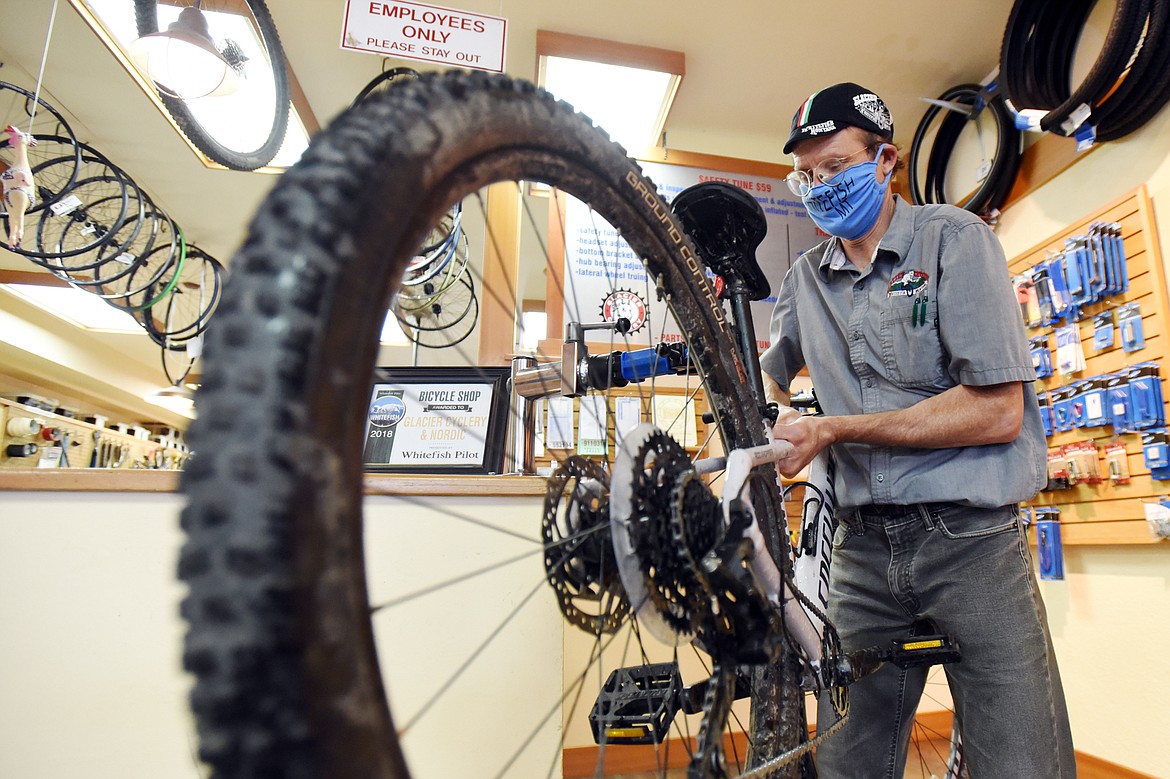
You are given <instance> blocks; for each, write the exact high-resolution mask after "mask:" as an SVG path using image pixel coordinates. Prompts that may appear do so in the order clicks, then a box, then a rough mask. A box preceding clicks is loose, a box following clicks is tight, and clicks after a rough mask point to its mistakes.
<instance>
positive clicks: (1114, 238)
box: [1107, 222, 1129, 295]
mask: <svg viewBox="0 0 1170 779" xmlns="http://www.w3.org/2000/svg"><path fill="white" fill-rule="evenodd" d="M1107 235H1108V238H1109V244H1110V246H1111V247H1112V251H1113V257H1114V262H1115V263H1116V266H1117V276H1118V279H1119V281H1120V282H1121V291H1120V292H1118V293H1117V294H1119V295H1121V294H1124V293H1126V292H1128V291H1129V264H1128V262H1127V260H1126V257H1125V240H1124V239H1123V238H1122V236H1121V223H1120V222H1112V223H1110V224H1109V225H1108V226H1107Z"/></svg>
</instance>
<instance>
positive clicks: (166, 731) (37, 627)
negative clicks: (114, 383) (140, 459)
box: [0, 492, 203, 779]
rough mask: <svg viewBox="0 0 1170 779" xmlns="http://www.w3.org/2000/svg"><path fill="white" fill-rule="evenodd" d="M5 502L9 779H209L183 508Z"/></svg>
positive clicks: (0, 687)
mask: <svg viewBox="0 0 1170 779" xmlns="http://www.w3.org/2000/svg"><path fill="white" fill-rule="evenodd" d="M106 497H107V496H96V497H95V496H93V495H90V494H86V493H40V492H36V493H33V492H0V776H5V777H13V778H14V779H15V778H16V777H19V779H65V777H81V776H85V777H93V778H94V779H107V778H108V779H114V778H115V777H125V779H158V777H167V779H197V778H198V777H202V776H203V774H202V773H200V772H199V770H197V767H196V765H195V762H194V760H193V758H192V757H191V754H192V750H193V740H192V734H193V722H192V720H191V718H190V715H189V714H188V713H187V709H186V687H187V683H186V678H185V676H184V675H183V673H182V672H181V670H180V666H179V656H180V655H179V645H180V641H181V639H182V630H183V628H182V625H181V624H180V622H179V619H178V613H179V611H178V604H179V599H180V598H181V597H182V588H181V586H180V585H179V583H178V581H177V580H176V578H175V563H176V560H177V559H178V544H179V540H180V537H179V528H178V521H177V515H178V505H179V504H178V497H177V496H175V495H156V494H150V495H119V496H118V497H117V499H116V500H109V499H105V498H106Z"/></svg>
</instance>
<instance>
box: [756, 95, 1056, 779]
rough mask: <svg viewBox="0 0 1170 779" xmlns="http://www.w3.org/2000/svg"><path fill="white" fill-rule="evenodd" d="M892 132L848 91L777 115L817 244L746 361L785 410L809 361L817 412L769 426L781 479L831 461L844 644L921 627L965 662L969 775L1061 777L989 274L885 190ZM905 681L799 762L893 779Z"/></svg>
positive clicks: (902, 749)
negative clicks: (950, 644)
mask: <svg viewBox="0 0 1170 779" xmlns="http://www.w3.org/2000/svg"><path fill="white" fill-rule="evenodd" d="M892 138H893V120H892V118H891V117H890V113H889V110H888V109H887V107H886V105H885V103H884V102H883V101H882V100H881V98H879V97H878V96H877V95H876V94H874V93H872V92H870V91H869V90H866V89H864V88H862V87H860V86H858V85H856V84H852V83H845V84H837V85H835V86H832V87H828V88H826V89H823V90H820V91H818V92H816V93H814V94H813V95H812V96H810V97H809V98H808V100H806V101H805V102H804V103H802V104H801V106H800V108H799V109H798V110H797V112H796V115H795V116H794V117H793V123H792V130H791V133H790V136H789V138H788V141H787V143H786V144H785V146H784V152H785V153H786V154H787V153H792V155H793V165H794V171H793V173H792V174H791V175H790V176H789V178H788V182H789V186H790V187H791V188H792V190H793V191H794V192H795V193H796V194H797V195H799V196H800V197H801V198H802V200H803V202H804V204H805V206H806V208H807V209H808V211H809V215H810V216H811V217H812V218H813V221H814V222H815V223H816V224H817V226H818V227H819V228H820V229H821V230H822V231H823V232H824V233H825V234H827V235H828V236H830V237H828V238H827V240H825V241H824V242H823V243H821V244H819V245H818V246H816V247H814V248H813V249H812V250H810V251H808V252H807V253H805V254H804V255H803V256H802V257H801V258H800V259H798V260H797V261H796V263H795V264H794V265H793V266H792V268H791V269H790V270H789V272H788V274H787V276H786V277H785V279H784V283H783V286H782V288H781V290H780V294H779V296H778V298H777V303H776V308H775V311H774V312H773V315H772V325H771V340H772V345H771V347H770V348H769V349H768V350H767V351H766V352H765V353H764V354H763V355H762V357H761V364H762V366H763V369H764V372H765V374H766V375H767V376H768V377H770V379H771V381H769V382H768V383H769V384H770V385H771V386H770V389H771V390H772V392H773V393H774V394H775V396H776V397H777V398H778V399H780V400H781V401H782V402H785V401H786V399H787V392H788V388H789V386H790V383H791V381H792V379H793V378H794V377H795V376H796V374H797V372H798V371H800V370H801V369H802V368H804V367H807V368H808V372H809V375H810V376H811V378H812V381H813V386H814V388H815V389H816V392H817V398H818V400H819V401H820V404H821V407H822V410H823V411H824V416H818V417H801V418H795V419H794V417H793V416H782V417H781V420H780V422H778V423H777V425H776V427H775V429H774V431H773V432H774V433H775V435H776V437H777V438H778V439H784V440H787V441H790V442H791V443H792V444H793V445H794V446H795V451H794V453H793V454H792V455H791V456H790V457H788V458H786V459H785V460H783V461H781V462H780V470H781V472H782V473H783V474H784V475H786V476H792V475H795V474H796V473H797V472H799V471H800V470H801V469H803V468H804V467H805V466H806V465H807V464H808V463H809V462H810V461H811V460H812V459H813V458H814V457H815V456H816V455H817V454H818V453H819V452H821V451H822V450H824V449H826V448H828V449H829V450H830V451H831V453H832V455H833V457H834V458H835V460H836V464H837V469H836V479H835V482H834V487H835V490H836V494H837V498H838V504H839V511H838V518H839V520H840V523H841V524H840V526H839V528H838V531H837V535H836V537H835V539H834V553H833V566H832V571H831V583H830V605H829V616H830V619H831V620H832V622H833V623H834V624H835V625H836V627H837V629H838V630H839V632H840V635H841V638H842V642H843V644H844V648H845V649H846V650H852V649H858V648H862V647H866V646H875V645H888V644H889V641H890V640H891V639H893V638H904V637H905V636H906V635H907V634H908V631H909V630H910V629H911V627H912V626H913V625H915V624H917V623H920V622H923V621H929V622H931V623H933V625H934V626H936V627H937V629H938V630H940V631H942V632H944V633H947V634H949V635H951V636H953V637H954V638H956V639H957V641H958V643H959V646H960V648H961V650H962V661H961V662H959V663H957V664H954V665H949V666H947V668H946V670H947V676H948V679H949V681H950V685H951V689H952V694H953V697H954V700H955V710H956V716H957V717H958V718H959V719H960V720H961V722H962V725H961V731H962V735H963V749H964V754H965V756H966V760H967V765H968V766H969V767H970V771H971V775H972V776H974V777H977V779H993V778H994V777H1005V779H1006V778H1007V777H1025V776H1026V777H1029V779H1042V778H1046V777H1052V778H1053V779H1057V778H1067V777H1072V776H1075V773H1076V768H1075V764H1074V758H1073V750H1072V738H1071V735H1070V732H1069V725H1068V714H1067V711H1066V708H1065V703H1064V695H1063V692H1062V689H1061V685H1060V677H1059V674H1058V671H1057V668H1056V662H1055V658H1054V656H1053V653H1052V647H1051V641H1050V639H1049V636H1048V627H1047V620H1046V617H1045V613H1044V606H1043V604H1042V602H1041V600H1040V596H1039V593H1038V590H1037V587H1036V581H1035V576H1034V573H1033V571H1032V566H1031V557H1030V555H1029V553H1028V548H1027V543H1026V539H1025V536H1024V530H1023V528H1022V526H1021V524H1020V520H1019V514H1018V510H1017V505H1016V504H1018V503H1019V502H1020V501H1022V500H1027V499H1029V498H1031V497H1032V496H1033V495H1035V494H1036V492H1037V491H1038V490H1039V489H1040V488H1041V487H1042V486H1043V484H1044V479H1045V454H1046V451H1047V447H1046V443H1045V438H1044V434H1043V430H1042V427H1041V423H1040V413H1039V408H1038V405H1037V401H1036V395H1035V392H1034V391H1033V389H1032V384H1031V382H1033V381H1034V379H1035V375H1034V372H1033V369H1032V363H1031V359H1030V353H1029V350H1028V348H1027V342H1026V338H1025V335H1024V329H1023V322H1022V320H1021V317H1020V313H1019V307H1018V305H1017V303H1016V299H1015V295H1014V293H1013V291H1012V288H1011V283H1010V279H1009V277H1008V271H1007V263H1006V261H1005V259H1004V255H1003V250H1002V249H1001V248H1000V246H999V242H998V241H997V240H996V238H995V236H994V235H993V234H992V233H991V231H990V229H989V228H988V227H987V226H986V225H985V224H983V222H981V221H980V220H979V219H978V218H977V217H975V216H974V215H972V214H969V213H967V212H966V211H963V210H961V209H959V208H955V207H953V206H948V205H942V206H910V205H909V204H907V203H906V202H905V201H904V200H902V199H901V198H899V197H897V196H895V195H893V194H892V193H890V191H889V183H890V179H891V178H892V176H893V173H894V170H895V168H896V167H897V166H899V164H900V163H899V159H898V149H897V148H896V147H895V146H894V145H893V144H892V143H891V139H892ZM924 683H925V669H910V670H902V669H899V668H897V667H894V666H887V667H885V668H883V669H882V670H881V671H879V672H878V673H876V674H874V675H872V676H870V677H867V678H866V679H864V680H862V681H861V682H859V683H857V684H855V685H853V686H852V687H851V688H850V710H851V713H850V717H849V721H848V722H847V723H846V725H845V727H844V728H843V729H842V731H841V733H840V734H838V735H837V736H836V737H835V738H830V739H829V740H828V741H827V742H826V743H825V744H824V745H823V746H821V747H819V748H818V752H817V763H818V767H819V769H820V773H821V776H822V779H834V778H836V777H841V778H842V779H857V777H863V776H864V777H868V776H874V777H878V776H881V777H901V776H902V770H903V765H904V763H905V760H906V751H907V744H908V739H909V734H910V730H911V725H912V722H913V718H914V712H915V709H916V707H917V705H918V700H919V697H920V696H921V694H922V689H923V685H924ZM831 710H832V709H831V707H830V706H827V705H826V706H822V707H821V712H822V716H821V719H822V721H821V725H822V727H825V726H826V725H827V724H830V723H831V717H832V715H831V713H830V712H831Z"/></svg>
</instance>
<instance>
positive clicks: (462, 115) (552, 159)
mask: <svg viewBox="0 0 1170 779" xmlns="http://www.w3.org/2000/svg"><path fill="white" fill-rule="evenodd" d="M521 181H525V182H526V181H539V182H545V183H548V184H550V185H553V186H554V187H556V188H558V190H560V191H564V192H568V193H569V194H571V195H574V196H576V197H577V198H579V199H581V200H582V201H584V202H585V203H587V204H589V205H590V206H591V207H592V208H593V209H594V210H595V211H596V213H597V214H598V215H600V217H602V218H604V219H605V220H607V221H608V222H609V223H610V224H611V225H613V226H614V227H615V228H617V229H618V230H619V231H620V233H621V235H622V236H623V237H624V238H625V239H626V241H627V242H628V244H629V246H630V247H631V248H632V249H633V250H634V252H635V253H636V254H637V256H639V257H640V258H642V259H643V262H644V263H645V265H646V267H647V270H648V272H649V274H650V278H652V279H654V280H656V282H657V288H658V289H659V290H660V291H661V292H662V294H663V296H664V298H666V299H668V300H669V305H670V307H671V309H672V311H673V314H674V316H675V318H676V319H677V321H678V323H679V325H680V326H681V329H682V331H683V333H684V334H685V337H686V340H687V342H688V344H689V347H690V355H691V360H692V361H693V364H694V366H695V367H696V368H697V371H698V374H699V375H700V376H701V377H703V379H704V381H705V383H704V389H705V390H706V393H707V398H708V401H709V405H710V406H711V408H712V412H713V415H714V418H715V423H714V427H715V429H716V430H717V431H718V432H719V435H720V437H721V439H722V442H723V444H724V446H746V445H755V444H761V443H763V442H764V438H765V425H764V422H763V420H762V419H761V415H760V412H759V405H758V401H757V400H756V398H755V397H754V395H753V392H752V390H751V389H750V387H749V386H748V382H747V381H746V380H745V378H744V377H745V372H744V370H743V366H742V365H741V363H740V362H739V359H738V357H737V356H736V350H735V348H734V346H733V343H734V342H733V339H732V337H731V333H730V326H729V324H728V322H727V321H726V320H725V318H724V313H723V310H722V308H721V305H720V303H719V301H718V300H717V297H716V296H715V295H714V293H713V292H712V290H711V287H710V285H709V283H708V281H707V280H706V278H705V274H704V271H703V268H702V266H701V264H700V263H699V262H698V261H697V258H696V255H695V253H694V249H693V247H692V246H691V244H690V242H689V239H687V238H686V237H685V235H684V234H683V231H682V229H681V228H680V227H679V225H678V223H677V222H676V221H675V220H674V218H673V217H672V216H671V215H670V212H669V209H668V208H667V206H666V205H665V203H664V202H663V201H662V200H661V199H660V198H659V197H658V195H657V194H656V192H655V187H654V185H653V184H652V183H651V182H650V181H648V180H647V179H646V178H645V177H643V176H642V174H641V173H640V171H639V169H638V167H637V166H636V165H635V164H634V163H633V162H631V161H630V160H629V159H628V158H627V157H626V156H625V153H624V151H623V150H622V149H621V148H620V147H619V146H617V145H616V144H614V143H612V142H610V141H609V140H608V139H607V138H606V137H605V136H604V134H603V133H601V132H600V131H598V130H597V129H596V128H595V127H594V126H593V125H592V124H591V123H590V122H589V121H588V120H587V119H586V118H584V117H582V116H580V115H578V114H576V113H575V112H574V111H573V110H572V108H571V107H570V106H568V105H567V104H564V103H561V102H558V101H556V100H555V99H554V98H552V97H551V96H549V95H548V94H547V93H544V92H543V91H541V90H539V89H537V88H536V87H534V86H532V85H531V84H527V83H524V82H519V81H513V80H512V79H510V78H508V77H506V76H492V75H488V74H483V73H453V74H447V75H444V76H434V75H428V76H424V77H423V78H421V79H419V80H418V81H415V82H410V83H405V84H402V85H396V86H395V87H394V89H391V90H387V91H386V92H384V93H381V94H375V95H371V96H370V97H369V98H368V99H366V100H365V101H363V102H362V104H361V105H360V106H357V107H356V108H354V109H352V110H349V111H347V112H345V113H343V114H342V115H341V116H340V117H339V118H338V119H337V120H335V122H334V123H333V124H332V125H331V126H330V127H329V128H328V129H327V130H325V131H323V132H322V133H320V134H319V135H318V136H317V137H316V138H315V139H314V140H313V142H312V143H311V145H310V147H309V149H308V151H307V152H306V153H305V155H304V156H303V158H302V159H301V161H300V162H299V163H298V164H297V165H295V166H294V167H293V168H291V169H290V170H289V171H288V172H287V173H286V174H285V175H284V176H282V177H281V180H280V181H279V182H278V183H277V185H276V187H275V188H274V189H273V191H272V192H271V194H270V195H269V196H268V197H267V199H266V200H265V202H264V204H263V205H262V206H261V208H260V210H259V212H258V214H257V215H256V217H255V219H254V221H253V222H252V225H251V227H250V230H249V234H248V237H247V238H246V240H245V242H244V244H243V246H242V248H241V250H240V251H239V253H238V254H237V255H236V257H235V258H234V259H233V261H232V263H231V277H230V279H229V280H228V282H227V283H226V285H225V290H224V294H223V298H222V300H221V302H220V306H219V308H218V309H217V313H216V326H215V327H212V328H209V329H208V331H207V333H206V336H207V342H206V349H205V355H204V360H205V364H204V370H203V377H202V378H203V383H202V386H201V388H200V390H199V392H198V397H197V401H196V404H197V409H198V419H197V420H196V421H195V423H194V424H193V425H192V427H191V431H190V437H189V440H190V442H191V445H192V447H193V449H194V450H196V451H197V452H198V455H197V456H196V457H194V458H193V459H192V461H191V462H190V464H189V466H188V467H187V470H186V472H185V473H184V475H183V489H184V492H185V493H186V496H187V505H186V507H185V508H184V510H183V514H182V525H183V528H184V530H185V532H186V534H187V539H186V542H185V544H184V547H183V550H182V552H181V558H180V563H179V573H180V576H181V578H182V579H183V580H184V581H185V582H186V583H187V585H188V587H189V594H188V596H187V597H186V598H185V600H184V603H183V608H182V611H183V615H184V617H185V618H186V620H187V622H188V625H189V632H188V635H187V637H186V641H185V651H184V665H185V667H186V668H187V669H188V670H189V671H191V672H192V673H193V675H194V677H195V684H194V688H193V692H192V695H191V702H192V707H193V709H194V712H195V716H196V720H197V728H198V732H199V738H200V755H201V757H202V758H203V759H204V760H205V761H206V762H207V763H208V764H209V765H210V766H211V767H212V768H213V773H214V776H216V777H218V778H219V779H227V778H228V777H232V778H235V777H240V778H241V779H242V777H249V778H251V777H257V776H264V777H328V778H329V779H350V778H351V777H363V778H368V777H384V778H386V777H389V778H393V779H406V778H407V777H410V776H412V774H411V772H410V770H409V769H408V767H407V762H406V759H405V758H404V756H403V752H402V749H401V747H400V745H399V734H398V731H397V730H396V727H395V723H396V720H395V718H394V717H392V715H391V712H390V710H389V707H388V704H387V697H386V693H385V691H384V689H383V686H382V682H381V672H380V670H379V663H378V658H377V655H376V651H375V643H374V637H373V628H372V626H371V616H370V612H371V608H370V603H369V597H368V588H367V579H366V563H365V562H364V561H363V554H362V552H363V549H362V531H363V515H362V499H363V469H362V449H363V438H364V430H365V422H366V408H367V407H368V405H369V399H370V389H371V383H372V377H373V363H374V361H375V355H376V354H377V350H378V332H379V329H380V327H381V324H382V321H383V314H384V312H385V311H386V309H387V307H388V305H389V302H390V300H391V297H392V295H393V293H394V291H395V290H396V289H397V287H398V284H399V280H400V278H401V275H402V272H403V267H404V265H405V263H406V262H407V261H408V260H410V259H411V258H412V257H413V256H414V255H415V252H416V250H417V248H418V247H419V245H420V244H421V243H422V242H423V240H424V239H425V237H426V236H427V234H428V231H429V230H430V229H431V228H432V227H433V226H434V225H435V224H437V223H438V222H439V221H440V220H441V219H442V217H443V215H444V214H446V213H448V212H449V210H450V209H451V208H452V206H453V204H454V203H456V202H459V201H461V200H463V199H464V198H465V197H467V196H469V195H471V194H473V193H475V192H476V191H478V190H479V189H480V188H482V187H484V186H486V185H488V184H491V183H494V182H521ZM520 191H521V190H520V189H519V188H517V190H516V193H517V196H519V193H520ZM569 294H570V293H569V290H568V288H566V290H565V295H566V297H567V296H568V295H569ZM760 492H761V493H766V494H762V495H761V496H760V497H759V498H758V500H759V502H760V504H761V505H760V506H759V511H760V512H761V513H762V514H763V515H764V516H771V517H779V516H783V509H782V504H780V502H779V496H778V494H775V491H772V492H771V493H768V492H767V491H764V490H761V491H760ZM770 501H775V502H774V503H770ZM765 512H766V513H765ZM532 522H533V526H534V531H538V530H539V517H536V516H534V517H533V519H532ZM536 535H537V537H539V533H538V532H537V533H536ZM538 548H539V547H538ZM538 578H539V579H540V580H541V581H540V582H538V583H540V584H541V585H542V586H546V585H544V584H543V569H542V570H541V575H540V576H539V577H538ZM548 594H549V595H550V596H551V593H548ZM410 629H413V630H426V629H427V628H426V627H419V626H415V627H414V628H410ZM386 662H389V663H391V664H393V663H394V662H395V659H394V658H389V659H388V660H386ZM780 667H782V668H785V669H788V668H790V667H791V666H790V665H789V663H788V662H783V663H782V664H781V666H780ZM775 688H780V690H781V691H780V692H775V691H774V690H775ZM558 689H559V685H558ZM769 689H770V690H771V692H770V694H769V695H770V697H767V698H766V699H764V700H763V701H762V702H761V703H760V704H759V705H760V706H761V707H762V709H761V710H760V714H759V716H758V717H755V716H754V717H753V721H754V722H757V723H768V724H767V726H765V725H763V724H756V725H754V726H753V730H754V732H753V733H752V734H751V735H752V736H753V737H754V738H755V741H754V744H755V748H756V751H757V753H758V754H757V758H758V759H765V758H768V757H770V756H771V754H774V752H772V753H770V750H774V749H776V748H777V747H780V746H785V745H786V746H789V747H790V746H794V745H795V744H797V743H799V742H800V741H802V740H803V739H804V738H805V737H806V736H805V727H806V725H805V719H804V711H803V698H802V696H801V695H800V693H799V690H797V689H796V686H795V685H794V684H788V685H783V684H780V683H779V682H777V683H775V684H774V685H773V688H769ZM781 696H787V697H785V698H782V697H781ZM778 712H779V713H778ZM407 724H408V725H409V723H407ZM398 725H399V726H400V727H402V726H403V723H402V721H401V720H398ZM786 727H787V728H789V730H788V731H785V730H783V728H786ZM765 731H766V732H765ZM466 735H468V734H465V733H455V734H452V735H451V738H450V745H451V749H453V750H457V749H459V746H460V744H461V743H463V740H464V738H465V736H466ZM473 757H474V759H476V760H477V761H478V760H479V759H480V757H479V755H474V756H473ZM485 762H486V760H485ZM495 771H496V769H495V768H490V769H489V768H486V767H485V768H484V769H483V775H484V776H493V775H496V774H495V773H494V772H495ZM737 774H738V772H737V771H736V772H735V775H737ZM444 775H454V774H451V773H447V774H444ZM460 775H465V776H471V775H473V774H460ZM773 775H777V774H773ZM779 775H786V774H784V773H781V774H779Z"/></svg>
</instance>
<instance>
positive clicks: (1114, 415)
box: [1105, 372, 1135, 435]
mask: <svg viewBox="0 0 1170 779" xmlns="http://www.w3.org/2000/svg"><path fill="white" fill-rule="evenodd" d="M1105 399H1106V403H1108V404H1109V418H1110V422H1111V424H1112V425H1113V433H1114V434H1115V435H1121V434H1123V433H1132V432H1133V431H1134V429H1135V428H1134V426H1133V417H1132V415H1131V414H1130V405H1131V404H1130V402H1129V376H1128V375H1127V374H1126V373H1124V372H1122V373H1113V374H1110V375H1109V376H1108V377H1106V380H1105Z"/></svg>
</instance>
